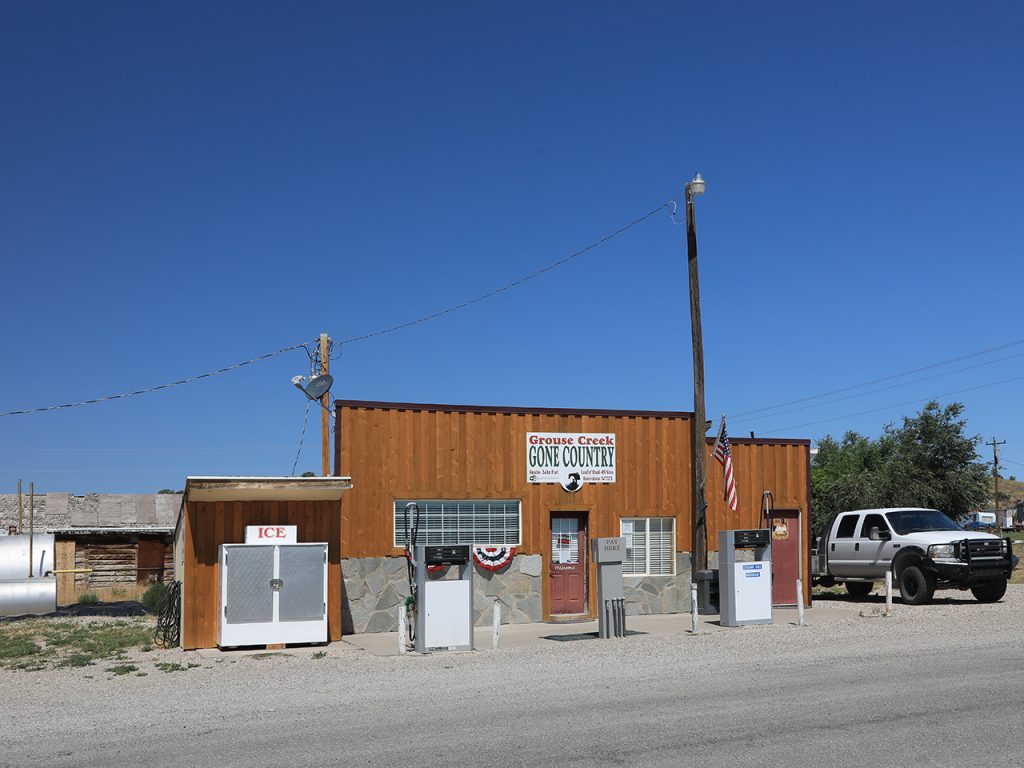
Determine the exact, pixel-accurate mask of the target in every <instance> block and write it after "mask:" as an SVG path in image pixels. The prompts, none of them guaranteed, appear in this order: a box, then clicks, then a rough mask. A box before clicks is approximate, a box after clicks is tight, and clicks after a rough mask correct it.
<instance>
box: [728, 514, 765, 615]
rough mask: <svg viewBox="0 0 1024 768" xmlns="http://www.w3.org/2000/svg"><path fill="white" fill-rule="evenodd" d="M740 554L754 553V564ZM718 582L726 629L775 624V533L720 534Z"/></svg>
mask: <svg viewBox="0 0 1024 768" xmlns="http://www.w3.org/2000/svg"><path fill="white" fill-rule="evenodd" d="M739 550H752V551H753V556H754V557H753V560H745V561H740V560H738V559H737V558H736V553H737V552H738V551H739ZM718 582H719V590H718V598H719V606H720V612H721V613H720V615H721V622H722V626H723V627H744V626H747V625H749V624H771V623H772V541H771V532H770V531H768V530H767V529H765V528H757V529H754V530H747V531H719V532H718Z"/></svg>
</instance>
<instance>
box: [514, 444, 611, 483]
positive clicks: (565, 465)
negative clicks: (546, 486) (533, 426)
mask: <svg viewBox="0 0 1024 768" xmlns="http://www.w3.org/2000/svg"><path fill="white" fill-rule="evenodd" d="M526 479H527V481H528V482H531V483H560V484H561V485H562V487H563V488H565V489H566V490H567V491H575V490H578V489H579V488H580V486H582V485H583V484H585V483H614V482H615V434H614V433H597V432H527V433H526Z"/></svg>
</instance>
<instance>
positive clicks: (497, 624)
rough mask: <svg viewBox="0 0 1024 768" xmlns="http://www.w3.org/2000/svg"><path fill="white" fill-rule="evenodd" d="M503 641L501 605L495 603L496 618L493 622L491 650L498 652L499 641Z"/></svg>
mask: <svg viewBox="0 0 1024 768" xmlns="http://www.w3.org/2000/svg"><path fill="white" fill-rule="evenodd" d="M500 639H501V603H500V602H499V601H498V600H497V599H495V601H494V618H493V619H492V621H491V650H492V651H496V650H498V641H499V640H500Z"/></svg>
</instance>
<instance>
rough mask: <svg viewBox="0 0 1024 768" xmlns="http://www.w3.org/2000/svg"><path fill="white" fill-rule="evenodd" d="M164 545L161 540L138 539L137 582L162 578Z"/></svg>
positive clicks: (161, 579)
mask: <svg viewBox="0 0 1024 768" xmlns="http://www.w3.org/2000/svg"><path fill="white" fill-rule="evenodd" d="M165 550H166V547H165V546H164V543H163V542H162V541H153V540H152V539H139V546H138V550H137V553H136V563H137V565H136V567H137V571H136V573H137V575H136V578H135V580H136V581H137V582H138V583H139V584H146V583H148V582H151V581H163V580H164V552H165Z"/></svg>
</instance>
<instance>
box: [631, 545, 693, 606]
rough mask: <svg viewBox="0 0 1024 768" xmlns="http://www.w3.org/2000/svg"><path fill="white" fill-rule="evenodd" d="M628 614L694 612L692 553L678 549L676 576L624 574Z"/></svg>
mask: <svg viewBox="0 0 1024 768" xmlns="http://www.w3.org/2000/svg"><path fill="white" fill-rule="evenodd" d="M622 593H623V596H624V597H625V598H626V615H627V616H639V615H642V614H649V613H689V612H690V553H689V552H676V573H675V576H623V577H622Z"/></svg>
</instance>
